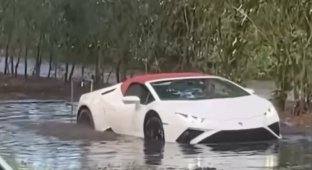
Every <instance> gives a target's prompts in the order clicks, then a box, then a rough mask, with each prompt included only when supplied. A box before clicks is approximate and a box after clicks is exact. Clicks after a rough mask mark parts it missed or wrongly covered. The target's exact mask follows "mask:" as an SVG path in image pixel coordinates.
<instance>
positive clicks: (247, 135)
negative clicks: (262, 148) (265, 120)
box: [176, 122, 281, 144]
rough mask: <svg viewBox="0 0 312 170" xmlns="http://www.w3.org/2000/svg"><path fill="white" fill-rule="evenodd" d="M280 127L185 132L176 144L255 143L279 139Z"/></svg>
mask: <svg viewBox="0 0 312 170" xmlns="http://www.w3.org/2000/svg"><path fill="white" fill-rule="evenodd" d="M280 138H281V134H280V125H279V122H275V123H273V124H271V125H269V126H267V127H260V128H253V129H243V130H210V131H201V130H195V129H187V130H185V131H184V132H183V133H182V134H181V135H180V136H179V137H178V138H177V140H176V141H177V142H178V143H190V144H196V143H233V142H255V141H267V140H275V139H280Z"/></svg>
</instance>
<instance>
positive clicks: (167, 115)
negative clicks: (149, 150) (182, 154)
mask: <svg viewBox="0 0 312 170" xmlns="http://www.w3.org/2000/svg"><path fill="white" fill-rule="evenodd" d="M77 123H78V124H79V125H87V126H89V127H91V128H93V129H95V130H96V131H106V130H108V129H111V130H112V131H114V132H115V133H117V134H123V135H131V136H136V137H142V138H144V139H145V140H148V141H150V140H152V141H166V142H178V143H189V144H197V143H220V142H222V143H224V142H250V141H262V140H273V139H280V138H281V134H280V123H279V116H278V113H277V111H276V109H275V108H274V106H273V105H272V104H271V102H269V101H268V100H266V99H264V98H261V97H259V96H257V95H255V94H253V90H250V89H245V88H243V87H241V86H240V85H238V84H235V83H234V82H232V81H230V80H227V79H225V78H222V77H218V76H211V75H207V74H203V73H192V72H190V73H187V72H182V73H159V74H146V75H138V76H134V77H132V78H130V79H128V80H126V81H124V82H121V83H118V84H116V85H113V86H110V87H106V88H103V89H100V90H97V91H93V92H90V93H87V94H84V95H82V96H81V98H80V101H79V104H78V111H77Z"/></svg>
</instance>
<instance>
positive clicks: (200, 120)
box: [175, 112, 205, 123]
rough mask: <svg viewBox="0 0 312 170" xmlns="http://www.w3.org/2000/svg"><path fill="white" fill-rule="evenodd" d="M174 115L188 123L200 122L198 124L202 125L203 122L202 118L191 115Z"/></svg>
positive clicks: (177, 113)
mask: <svg viewBox="0 0 312 170" xmlns="http://www.w3.org/2000/svg"><path fill="white" fill-rule="evenodd" d="M175 114H176V115H179V116H181V117H183V118H184V119H186V120H188V121H190V122H200V123H203V122H204V121H205V119H204V118H200V117H197V116H192V115H189V114H185V113H179V112H176V113H175Z"/></svg>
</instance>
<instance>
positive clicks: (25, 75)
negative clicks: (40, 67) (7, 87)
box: [24, 43, 28, 79]
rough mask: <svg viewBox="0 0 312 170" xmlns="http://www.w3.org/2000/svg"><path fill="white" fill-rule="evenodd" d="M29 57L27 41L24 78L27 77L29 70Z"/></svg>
mask: <svg viewBox="0 0 312 170" xmlns="http://www.w3.org/2000/svg"><path fill="white" fill-rule="evenodd" d="M27 58H28V45H27V43H26V48H25V58H24V65H25V67H24V78H25V79H27V74H28V73H27V70H28V65H27V64H28V62H27Z"/></svg>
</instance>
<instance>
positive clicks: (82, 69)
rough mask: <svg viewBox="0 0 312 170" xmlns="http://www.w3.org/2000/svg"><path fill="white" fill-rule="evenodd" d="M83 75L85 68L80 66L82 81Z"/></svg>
mask: <svg viewBox="0 0 312 170" xmlns="http://www.w3.org/2000/svg"><path fill="white" fill-rule="evenodd" d="M84 73H85V67H84V65H83V66H81V78H82V79H83V78H84Z"/></svg>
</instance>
